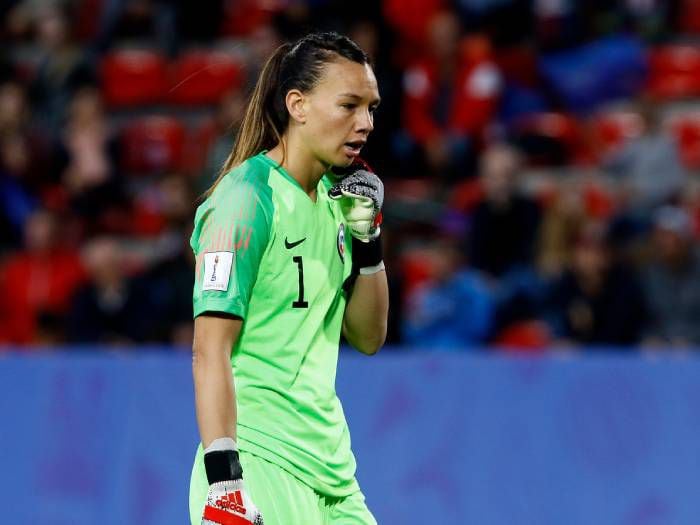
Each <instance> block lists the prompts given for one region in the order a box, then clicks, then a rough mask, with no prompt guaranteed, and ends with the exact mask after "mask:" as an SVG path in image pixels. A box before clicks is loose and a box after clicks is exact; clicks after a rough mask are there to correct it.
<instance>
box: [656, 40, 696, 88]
mask: <svg viewBox="0 0 700 525" xmlns="http://www.w3.org/2000/svg"><path fill="white" fill-rule="evenodd" d="M647 89H648V91H649V93H650V94H651V95H652V96H654V97H656V98H659V99H675V98H687V97H693V96H699V95H700V49H698V48H697V47H696V46H691V45H669V46H663V47H658V48H656V49H653V50H652V51H651V52H650V53H649V81H648V85H647Z"/></svg>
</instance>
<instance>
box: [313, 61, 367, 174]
mask: <svg viewBox="0 0 700 525" xmlns="http://www.w3.org/2000/svg"><path fill="white" fill-rule="evenodd" d="M378 105H379V91H378V89H377V79H376V78H375V76H374V72H373V71H372V68H371V67H370V66H369V65H368V64H358V63H357V62H352V61H350V60H347V59H345V58H338V59H337V60H335V61H334V62H330V63H328V64H326V66H325V70H324V72H323V75H322V77H321V80H320V81H319V82H318V84H317V85H316V87H314V89H312V90H311V91H310V92H309V93H306V94H305V100H304V113H305V117H306V118H305V121H304V124H303V125H302V126H301V127H300V131H301V138H302V140H303V141H304V143H305V144H306V146H307V148H308V149H309V151H310V152H311V153H312V154H313V155H314V157H316V158H317V159H318V160H319V161H321V162H322V163H324V164H328V165H332V166H348V165H350V164H351V163H352V162H353V160H354V159H355V157H357V156H358V155H359V154H360V151H361V150H362V146H364V144H365V142H366V141H367V137H368V136H369V134H370V132H371V131H372V129H374V110H375V109H376V108H377V106H378Z"/></svg>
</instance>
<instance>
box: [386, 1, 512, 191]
mask: <svg viewBox="0 0 700 525" xmlns="http://www.w3.org/2000/svg"><path fill="white" fill-rule="evenodd" d="M428 40H429V42H428V47H427V49H426V50H425V51H424V54H423V56H420V57H419V58H418V60H417V61H415V62H414V63H413V64H412V65H411V66H410V67H409V68H408V69H407V70H406V72H405V75H404V81H403V87H404V100H403V111H402V114H403V117H404V126H405V131H406V135H400V136H399V138H398V140H397V151H398V152H399V154H400V155H401V156H403V157H409V158H410V157H412V156H413V157H415V155H416V153H419V154H420V153H422V155H423V156H424V158H425V161H426V163H427V168H428V170H429V173H430V174H433V175H440V176H443V177H447V178H451V179H454V178H464V177H465V176H467V175H469V174H470V173H471V171H472V170H473V161H474V155H475V151H476V150H477V149H478V148H479V144H480V141H481V139H482V137H483V134H484V131H485V129H486V127H487V125H488V124H489V123H490V122H491V119H492V118H493V116H494V113H495V111H496V109H497V103H498V97H499V94H500V89H501V77H500V73H499V71H498V69H497V68H496V66H495V64H494V62H493V60H492V57H491V49H490V44H489V42H488V40H487V39H486V38H484V37H480V36H472V37H469V38H468V39H467V40H465V41H464V42H463V41H462V30H461V27H460V22H459V19H458V18H457V16H456V14H455V13H453V12H451V11H442V12H440V13H438V14H437V15H435V16H434V17H433V19H432V20H431V21H430V26H429V38H428ZM416 147H418V150H416ZM411 163H413V161H412V162H411Z"/></svg>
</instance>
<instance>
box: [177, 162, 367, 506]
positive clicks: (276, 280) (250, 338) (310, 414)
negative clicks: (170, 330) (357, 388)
mask: <svg viewBox="0 0 700 525" xmlns="http://www.w3.org/2000/svg"><path fill="white" fill-rule="evenodd" d="M330 186H331V182H330V180H329V179H328V178H327V177H324V178H323V179H321V181H320V182H319V184H318V188H317V199H316V202H313V201H312V200H311V199H310V197H309V196H308V195H307V194H306V192H304V190H303V189H302V188H301V186H300V185H299V184H298V183H297V182H296V181H295V180H294V179H293V178H292V177H291V176H290V175H289V174H288V173H287V172H286V171H285V170H284V169H283V168H281V167H280V166H279V165H278V164H277V163H275V162H274V161H273V160H272V159H270V158H269V157H267V156H266V155H265V154H264V152H263V153H261V154H259V155H257V156H255V157H252V158H250V159H248V160H247V161H246V162H244V163H243V164H241V165H240V166H238V167H237V168H235V169H234V170H232V171H231V172H230V173H229V174H227V175H226V176H225V177H224V178H223V179H222V180H221V181H220V183H219V184H218V185H217V187H216V189H215V190H214V192H213V193H212V195H211V196H210V197H209V198H208V199H207V200H206V201H205V202H204V203H203V204H202V205H201V206H200V207H199V208H198V210H197V214H196V218H195V229H194V231H193V234H192V239H191V246H192V249H193V250H194V252H195V255H196V260H197V265H196V279H195V286H194V297H193V300H194V315H195V316H197V315H199V314H202V313H204V312H226V313H230V314H234V315H237V316H240V317H242V318H243V326H242V330H241V333H240V336H239V339H238V342H237V343H236V345H235V347H234V348H233V352H232V356H231V364H232V367H233V374H234V380H235V387H236V400H237V409H238V427H237V430H238V445H239V447H240V448H241V450H244V451H247V452H250V453H252V454H255V455H257V456H259V457H261V458H263V459H266V460H268V461H270V462H272V463H274V464H277V465H279V466H280V467H282V468H284V469H286V470H288V471H289V472H290V473H291V474H293V475H294V476H296V477H298V478H299V479H300V480H302V481H303V482H305V483H306V484H308V485H309V486H310V487H312V488H313V489H315V490H317V491H318V492H320V493H322V494H327V495H330V496H345V495H348V494H351V493H353V492H355V491H357V490H359V488H358V486H357V482H356V481H355V458H354V457H353V454H352V452H351V450H350V435H349V432H348V428H347V423H346V422H345V416H344V414H343V410H342V407H341V404H340V401H339V400H338V397H337V395H336V392H335V374H336V367H337V361H338V346H339V341H340V332H341V327H342V320H343V314H344V311H345V304H346V294H345V292H344V290H343V283H344V281H345V279H347V278H348V277H349V275H350V272H351V266H352V263H351V254H350V246H351V245H350V243H349V239H350V236H349V234H348V235H347V236H346V231H345V224H344V219H343V215H342V213H341V211H340V208H339V205H338V204H337V202H336V201H333V200H332V199H330V198H329V197H328V188H329V187H330ZM346 239H347V240H346Z"/></svg>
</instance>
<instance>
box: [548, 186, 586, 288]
mask: <svg viewBox="0 0 700 525" xmlns="http://www.w3.org/2000/svg"><path fill="white" fill-rule="evenodd" d="M585 220H586V209H585V206H584V202H583V188H582V187H581V185H580V184H579V183H578V182H577V181H569V180H564V181H562V182H561V184H560V187H559V191H557V194H556V196H555V197H554V201H553V202H552V203H551V204H550V205H549V206H548V207H547V210H546V212H545V214H544V217H543V220H542V226H541V228H540V232H539V238H538V240H537V267H538V269H539V271H540V273H541V274H542V275H543V276H544V277H545V278H557V277H559V276H560V275H561V274H562V272H563V271H564V270H565V269H566V268H567V267H569V266H570V264H571V254H572V251H573V250H572V248H573V245H574V242H575V241H576V236H577V234H578V232H579V231H581V227H582V226H583V224H584V222H585Z"/></svg>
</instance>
